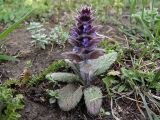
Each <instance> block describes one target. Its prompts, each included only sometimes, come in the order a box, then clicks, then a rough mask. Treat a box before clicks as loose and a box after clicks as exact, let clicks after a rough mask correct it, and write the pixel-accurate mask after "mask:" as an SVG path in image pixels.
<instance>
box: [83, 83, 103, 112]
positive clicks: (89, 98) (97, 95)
mask: <svg viewBox="0 0 160 120" xmlns="http://www.w3.org/2000/svg"><path fill="white" fill-rule="evenodd" d="M84 99H85V103H86V107H87V110H88V112H89V113H90V114H92V115H97V114H98V113H99V112H100V109H101V105H102V92H101V90H100V88H98V87H96V86H92V87H89V88H87V89H85V90H84Z"/></svg>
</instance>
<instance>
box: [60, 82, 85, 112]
mask: <svg viewBox="0 0 160 120" xmlns="http://www.w3.org/2000/svg"><path fill="white" fill-rule="evenodd" d="M58 95H59V97H58V104H59V107H60V108H61V109H62V110H63V111H70V110H71V109H73V108H75V107H76V105H77V104H78V103H79V101H80V100H81V98H82V95H83V92H82V86H77V85H74V84H68V85H67V86H65V87H63V88H62V89H60V90H59V91H58Z"/></svg>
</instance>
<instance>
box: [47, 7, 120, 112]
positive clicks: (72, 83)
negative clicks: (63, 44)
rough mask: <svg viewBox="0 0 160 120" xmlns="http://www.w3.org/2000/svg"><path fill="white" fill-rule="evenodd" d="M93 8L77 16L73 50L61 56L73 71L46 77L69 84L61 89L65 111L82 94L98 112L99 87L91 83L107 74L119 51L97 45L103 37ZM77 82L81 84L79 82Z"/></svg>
mask: <svg viewBox="0 0 160 120" xmlns="http://www.w3.org/2000/svg"><path fill="white" fill-rule="evenodd" d="M93 12H94V11H93V10H92V9H91V7H87V6H84V7H82V9H81V10H80V11H78V15H77V16H76V17H75V20H76V22H75V25H74V27H73V28H72V29H71V31H70V38H69V40H68V42H69V43H70V44H71V45H72V46H73V51H72V52H65V53H63V54H62V55H63V56H64V57H65V58H66V62H67V63H68V64H69V66H71V68H72V69H73V71H74V73H75V74H73V73H61V72H59V73H50V74H48V75H47V76H46V78H47V79H49V80H51V81H53V82H55V81H58V82H60V81H61V82H68V83H69V84H68V85H67V86H65V87H63V88H62V89H59V90H57V92H58V97H57V98H58V104H59V106H60V108H61V109H62V110H64V111H69V110H71V109H73V108H74V107H75V106H76V105H77V104H78V103H79V101H80V100H81V98H82V96H83V94H84V99H85V103H86V107H87V110H88V112H89V113H90V114H92V115H97V114H98V113H99V111H100V108H101V104H102V92H101V90H100V88H98V87H96V86H94V85H92V84H91V81H92V80H93V79H95V77H96V76H97V75H100V74H102V73H104V72H105V71H106V70H107V69H108V68H109V67H110V65H111V64H112V63H113V62H114V61H115V60H116V57H117V53H116V52H113V53H109V54H104V50H103V49H100V48H97V44H98V43H99V42H100V40H101V38H100V37H97V34H96V28H97V27H95V26H93V25H92V22H93V20H94V17H93V16H92V14H93ZM77 83H78V84H77Z"/></svg>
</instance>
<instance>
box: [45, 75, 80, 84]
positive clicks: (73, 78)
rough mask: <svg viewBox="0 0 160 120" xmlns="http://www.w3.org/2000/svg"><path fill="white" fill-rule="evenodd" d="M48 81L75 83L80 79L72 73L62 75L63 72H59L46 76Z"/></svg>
mask: <svg viewBox="0 0 160 120" xmlns="http://www.w3.org/2000/svg"><path fill="white" fill-rule="evenodd" d="M46 79H48V80H50V81H53V82H56V81H57V82H68V83H70V82H74V81H78V80H79V77H78V76H77V75H75V74H72V73H62V72H57V73H49V74H48V75H46Z"/></svg>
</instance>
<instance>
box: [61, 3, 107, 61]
mask: <svg viewBox="0 0 160 120" xmlns="http://www.w3.org/2000/svg"><path fill="white" fill-rule="evenodd" d="M92 14H93V10H92V9H91V7H87V6H84V7H82V9H81V10H80V11H78V15H77V16H76V17H75V21H76V22H75V23H76V24H75V26H74V27H73V28H72V29H71V31H70V39H69V40H68V41H69V43H70V44H71V45H72V46H73V52H69V53H64V54H63V55H64V56H65V57H66V58H69V59H72V60H73V61H76V62H81V61H86V60H88V59H97V58H98V57H100V56H102V55H103V54H104V50H102V49H97V44H98V43H99V42H100V40H101V39H100V38H98V37H97V36H96V27H94V26H93V25H92V22H93V20H94V18H93V16H92Z"/></svg>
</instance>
